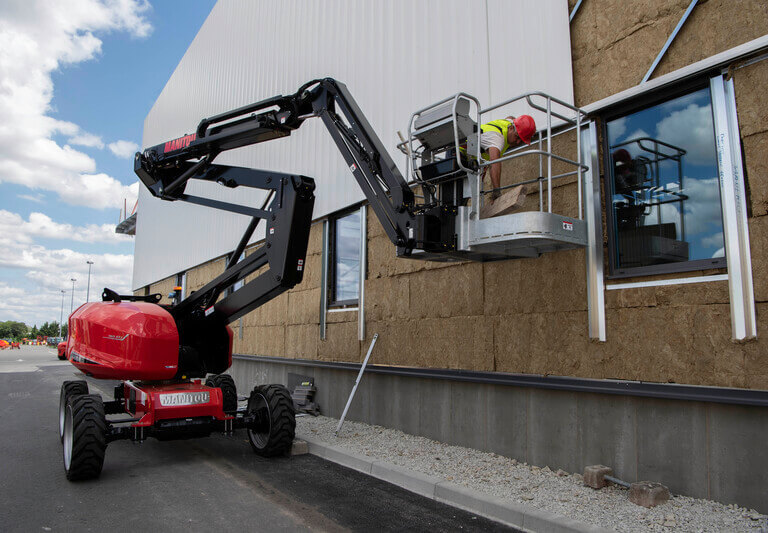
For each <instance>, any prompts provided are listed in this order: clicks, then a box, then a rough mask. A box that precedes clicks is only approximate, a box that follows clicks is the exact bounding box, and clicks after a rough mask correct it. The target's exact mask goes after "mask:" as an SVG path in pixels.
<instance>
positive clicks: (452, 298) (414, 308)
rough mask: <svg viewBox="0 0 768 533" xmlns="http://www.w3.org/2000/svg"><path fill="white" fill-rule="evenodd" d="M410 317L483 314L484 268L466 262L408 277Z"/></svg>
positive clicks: (480, 265)
mask: <svg viewBox="0 0 768 533" xmlns="http://www.w3.org/2000/svg"><path fill="white" fill-rule="evenodd" d="M408 280H409V291H410V294H409V297H410V312H409V315H410V316H411V317H413V318H431V317H455V316H475V315H482V313H483V290H484V289H483V265H482V264H481V263H465V264H460V265H455V266H452V267H450V268H444V269H441V270H430V271H427V272H419V273H416V274H412V275H410V276H409V277H408Z"/></svg>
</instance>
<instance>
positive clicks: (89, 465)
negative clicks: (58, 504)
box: [63, 394, 107, 481]
mask: <svg viewBox="0 0 768 533" xmlns="http://www.w3.org/2000/svg"><path fill="white" fill-rule="evenodd" d="M106 431H107V420H106V418H105V417H104V404H103V403H102V401H101V396H99V395H98V394H86V395H83V396H75V397H72V398H70V400H69V402H68V403H67V409H66V414H65V417H64V440H63V443H64V471H65V472H66V474H67V479H68V480H70V481H79V480H83V479H93V478H97V477H99V474H101V467H102V466H103V465H104V452H105V450H106V449H107V441H106Z"/></svg>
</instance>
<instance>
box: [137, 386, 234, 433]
mask: <svg viewBox="0 0 768 533" xmlns="http://www.w3.org/2000/svg"><path fill="white" fill-rule="evenodd" d="M123 397H124V401H125V404H124V405H125V410H126V412H127V413H128V414H130V415H132V416H134V417H135V418H138V419H139V420H138V421H137V422H134V423H133V424H131V425H132V426H133V427H150V426H153V425H154V424H155V423H156V422H158V421H160V420H178V419H187V418H193V417H211V418H214V419H216V420H225V419H228V418H234V417H232V416H227V415H225V414H224V407H223V405H224V404H223V397H222V393H221V389H219V388H216V387H207V386H205V385H203V384H202V383H200V382H199V381H192V382H182V383H170V384H148V383H133V382H130V381H127V382H125V383H123Z"/></svg>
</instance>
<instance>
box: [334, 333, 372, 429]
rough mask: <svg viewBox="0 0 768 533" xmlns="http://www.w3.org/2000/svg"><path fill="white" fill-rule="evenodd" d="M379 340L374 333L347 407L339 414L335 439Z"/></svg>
mask: <svg viewBox="0 0 768 533" xmlns="http://www.w3.org/2000/svg"><path fill="white" fill-rule="evenodd" d="M378 338H379V334H378V333H376V334H375V335H374V336H373V340H372V341H371V346H370V347H369V348H368V353H367V354H366V355H365V361H363V366H361V367H360V372H358V373H357V380H356V381H355V386H354V387H352V392H350V393H349V399H348V400H347V405H346V406H345V407H344V412H343V413H341V418H340V419H339V425H338V426H337V427H336V432H335V433H334V435H336V436H337V437H338V436H339V431H341V425H342V424H343V423H344V417H346V416H347V411H349V406H350V405H351V404H352V398H354V397H355V392H356V391H357V386H358V385H359V384H360V380H361V379H363V372H365V367H366V365H368V359H369V358H370V357H371V352H372V351H373V347H374V345H375V344H376V339H378Z"/></svg>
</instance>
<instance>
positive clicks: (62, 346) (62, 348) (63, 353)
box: [57, 341, 67, 361]
mask: <svg viewBox="0 0 768 533" xmlns="http://www.w3.org/2000/svg"><path fill="white" fill-rule="evenodd" d="M57 350H58V353H59V359H61V360H62V361H63V360H64V359H66V358H67V341H61V342H60V343H59V344H58V346H57Z"/></svg>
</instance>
